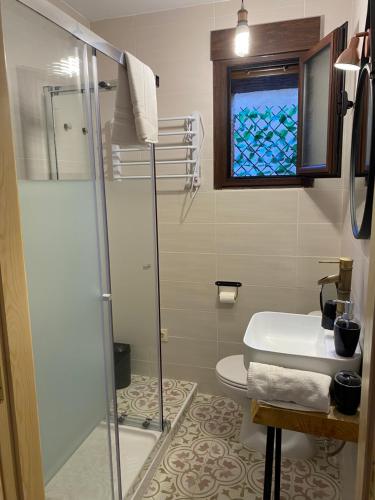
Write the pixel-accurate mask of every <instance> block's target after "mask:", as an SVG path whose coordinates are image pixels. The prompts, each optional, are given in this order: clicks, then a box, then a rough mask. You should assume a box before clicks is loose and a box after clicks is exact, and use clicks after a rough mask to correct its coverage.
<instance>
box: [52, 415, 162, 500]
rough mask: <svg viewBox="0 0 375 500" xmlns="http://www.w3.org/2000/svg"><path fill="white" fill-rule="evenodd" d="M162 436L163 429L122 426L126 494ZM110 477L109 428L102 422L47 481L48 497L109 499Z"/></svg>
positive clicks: (123, 476)
mask: <svg viewBox="0 0 375 500" xmlns="http://www.w3.org/2000/svg"><path fill="white" fill-rule="evenodd" d="M160 437H161V432H156V431H151V430H143V429H137V428H134V427H127V426H119V443H120V450H123V452H122V453H121V476H122V484H123V492H122V493H123V497H125V496H126V494H127V491H128V490H129V489H130V488H131V487H132V485H133V483H134V481H135V479H136V478H137V476H138V474H139V472H140V471H141V469H142V467H143V466H144V463H145V461H146V460H147V458H148V457H149V455H150V453H151V452H152V450H153V449H154V447H155V445H156V443H157V442H158V440H159V439H160ZM125 450H126V451H125ZM110 477H111V476H110V470H109V460H108V431H107V426H106V424H104V423H102V424H100V425H98V427H96V428H95V429H94V430H93V431H92V433H91V434H90V435H89V436H88V437H87V439H86V440H85V441H84V442H83V443H82V444H81V446H80V447H79V448H78V449H77V450H76V451H75V452H74V453H73V455H72V456H71V457H70V458H69V460H68V461H67V462H66V463H65V464H64V465H63V467H62V468H61V469H60V470H59V472H58V473H57V474H56V475H55V476H54V477H53V478H52V479H51V481H50V482H49V483H48V485H47V487H46V497H47V500H106V499H108V500H110V499H111V498H112V497H111V494H110Z"/></svg>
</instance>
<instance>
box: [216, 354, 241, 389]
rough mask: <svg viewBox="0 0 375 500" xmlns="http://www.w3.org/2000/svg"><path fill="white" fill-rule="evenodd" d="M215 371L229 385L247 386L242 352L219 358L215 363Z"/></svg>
mask: <svg viewBox="0 0 375 500" xmlns="http://www.w3.org/2000/svg"><path fill="white" fill-rule="evenodd" d="M216 373H217V375H218V376H219V377H220V378H221V379H222V380H223V381H225V382H227V383H228V384H229V385H235V386H236V387H247V371H246V369H245V366H244V363H243V355H242V354H239V355H236V356H228V357H226V358H223V359H221V360H220V361H219V362H218V364H217V365H216Z"/></svg>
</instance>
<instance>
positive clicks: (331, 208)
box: [298, 188, 343, 223]
mask: <svg viewBox="0 0 375 500" xmlns="http://www.w3.org/2000/svg"><path fill="white" fill-rule="evenodd" d="M342 198H343V191H342V190H338V189H335V190H328V189H327V190H319V189H316V188H315V189H314V188H313V189H304V190H301V191H300V193H299V211H298V215H299V217H298V221H299V222H332V223H342V221H343V210H342Z"/></svg>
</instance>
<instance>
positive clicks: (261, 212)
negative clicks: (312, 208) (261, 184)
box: [216, 189, 298, 223]
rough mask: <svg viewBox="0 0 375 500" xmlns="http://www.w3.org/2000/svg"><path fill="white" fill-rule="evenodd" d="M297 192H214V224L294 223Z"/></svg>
mask: <svg viewBox="0 0 375 500" xmlns="http://www.w3.org/2000/svg"><path fill="white" fill-rule="evenodd" d="M297 202H298V192H297V190H291V189H286V190H284V189H281V190H276V189H272V190H266V189H259V190H258V189H248V190H231V191H217V193H216V221H217V222H227V223H230V222H231V223H235V222H254V223H263V222H269V223H276V222H297Z"/></svg>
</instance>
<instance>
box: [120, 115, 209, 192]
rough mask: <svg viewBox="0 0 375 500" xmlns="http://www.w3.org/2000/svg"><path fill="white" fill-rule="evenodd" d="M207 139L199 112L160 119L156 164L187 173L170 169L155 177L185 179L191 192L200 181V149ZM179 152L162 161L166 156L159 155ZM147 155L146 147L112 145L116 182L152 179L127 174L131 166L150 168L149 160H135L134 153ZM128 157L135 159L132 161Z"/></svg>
mask: <svg viewBox="0 0 375 500" xmlns="http://www.w3.org/2000/svg"><path fill="white" fill-rule="evenodd" d="M174 137H176V138H177V139H178V141H172V142H163V141H165V138H167V140H168V141H169V140H171V139H172V140H173V138H174ZM203 139H204V127H203V121H202V116H201V114H200V113H199V112H197V111H195V112H193V113H191V114H190V115H187V116H174V117H166V118H159V143H158V144H156V146H155V152H156V161H155V165H156V166H159V165H174V166H178V165H180V166H185V169H184V171H183V172H182V173H181V172H178V171H175V170H173V171H172V169H171V171H170V172H168V173H163V174H160V173H159V174H157V175H156V178H157V179H158V180H159V179H185V180H186V186H187V187H189V188H190V190H191V191H193V190H194V189H197V188H198V187H199V186H200V182H201V150H202V145H203ZM163 151H168V152H173V151H176V156H178V154H180V157H178V158H174V157H173V155H172V158H171V157H170V155H169V156H168V157H164V158H163V154H160V153H159V152H163ZM137 152H139V153H140V154H141V153H142V152H143V153H145V148H141V147H139V148H135V147H129V148H121V147H119V146H116V145H112V166H113V179H114V180H130V179H133V180H137V179H138V180H140V179H149V178H150V175H142V174H139V175H138V174H133V172H132V173H131V174H129V173H128V170H129V169H128V167H142V166H148V165H149V164H150V161H149V160H148V159H134V153H137ZM129 154H132V156H133V157H132V158H131V159H129Z"/></svg>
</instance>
